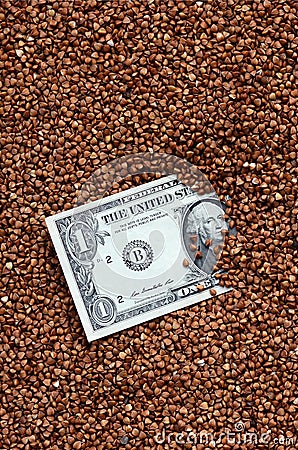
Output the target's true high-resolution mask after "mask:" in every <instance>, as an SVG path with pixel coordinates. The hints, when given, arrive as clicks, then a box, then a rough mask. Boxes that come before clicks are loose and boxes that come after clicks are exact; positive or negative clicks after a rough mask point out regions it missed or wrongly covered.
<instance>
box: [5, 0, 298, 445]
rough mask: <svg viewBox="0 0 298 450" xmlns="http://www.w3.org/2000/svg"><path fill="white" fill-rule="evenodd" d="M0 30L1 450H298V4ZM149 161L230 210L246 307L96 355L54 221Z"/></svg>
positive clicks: (168, 326) (9, 13)
mask: <svg viewBox="0 0 298 450" xmlns="http://www.w3.org/2000/svg"><path fill="white" fill-rule="evenodd" d="M0 22H1V24H0V42H1V48H0V67H1V104H0V111H1V140H0V142H1V172H0V178H1V186H0V191H1V192H0V199H1V230H0V239H1V243H0V249H1V263H0V269H1V284H0V288H1V301H0V308H1V309H0V313H1V317H0V320H1V344H0V361H1V371H2V392H3V394H2V395H3V396H2V404H1V407H0V421H1V428H0V433H1V436H0V448H1V450H6V449H7V450H8V449H9V450H12V449H15V448H16V449H19V450H23V449H26V450H31V449H51V450H61V449H64V450H70V449H88V450H106V449H130V450H133V449H144V450H149V449H168V448H183V449H184V448H193V449H203V448H206V449H208V448H213V447H212V443H209V444H208V443H207V444H199V443H198V444H190V443H189V444H178V443H176V442H170V443H169V442H164V443H163V444H158V443H157V442H156V440H155V436H156V435H157V434H158V433H159V432H161V431H162V430H164V433H166V435H168V434H169V433H171V432H172V433H179V432H185V431H186V430H191V429H192V430H193V431H194V432H195V433H200V432H202V431H203V430H204V431H205V432H209V433H213V435H214V436H215V437H218V436H220V434H221V433H223V432H225V430H226V431H227V430H230V431H231V432H233V431H235V424H237V423H238V422H240V421H241V422H243V423H244V424H245V429H246V431H247V432H251V433H256V434H257V436H259V437H260V436H261V434H262V433H271V434H270V436H271V437H270V442H269V443H268V444H266V445H265V444H260V443H259V444H257V445H258V448H278V449H287V450H289V449H294V448H296V445H297V441H298V437H297V429H298V420H297V407H298V389H297V368H298V342H297V332H298V323H297V322H298V315H297V292H298V290H297V246H298V244H297V214H298V205H297V150H298V142H297V121H298V115H297V98H298V85H297V81H298V67H297V45H298V37H297V26H298V20H297V2H295V1H285V0H278V1H269V0H265V1H260V0H255V1H251V0H246V1H241V0H239V1H236V0H226V1H213V0H206V1H201V2H195V1H190V0H184V1H179V0H175V1H174V0H165V1H161V0H142V1H140V0H134V1H129V0H118V1H116V0H115V1H106V2H105V1H99V0H97V1H96V0H85V1H84V0H75V1H63V0H61V1H52V0H28V1H24V0H23V1H19V0H13V1H12V0H10V1H7V0H3V1H1V4H0ZM146 151H150V152H156V153H164V152H166V153H171V154H174V155H176V156H180V157H182V158H185V159H186V160H187V161H189V162H191V163H194V164H195V165H197V166H198V167H199V168H200V169H201V171H202V172H203V173H205V175H206V176H207V177H208V179H209V180H210V181H211V183H212V184H213V187H214V188H215V190H216V191H217V193H218V194H219V195H221V196H222V197H225V196H227V195H229V197H230V199H231V200H230V201H229V204H228V211H227V212H228V213H229V215H230V217H231V220H232V221H233V222H234V223H235V225H236V226H237V229H238V234H237V236H236V237H231V238H230V239H229V241H228V242H227V244H226V246H225V250H224V253H223V256H222V259H221V265H222V267H224V268H230V271H229V275H228V276H226V277H225V278H226V280H223V281H225V283H227V284H228V285H232V286H233V287H234V291H233V292H232V293H230V294H228V295H225V296H221V297H216V298H214V299H211V300H209V301H206V302H204V303H201V304H199V305H197V306H195V307H191V308H188V309H184V310H182V311H178V312H175V313H172V314H170V315H168V316H166V317H164V318H159V319H156V320H154V321H151V322H150V323H145V324H142V325H139V326H136V327H134V328H132V329H129V330H126V331H123V332H121V333H118V334H115V335H113V336H112V337H109V338H106V339H102V340H99V341H96V342H94V343H92V344H88V343H87V341H86V339H85V336H84V333H83V330H82V326H81V324H80V321H79V318H78V314H77V312H76V310H75V307H74V303H73V301H72V299H71V297H70V294H69V290H68V288H67V285H66V282H65V279H64V277H63V275H62V271H61V268H60V265H59V264H58V260H57V258H56V254H55V251H54V249H53V245H52V243H51V241H50V237H49V234H48V231H47V229H46V225H45V221H44V218H45V216H48V215H50V214H54V213H56V212H57V211H63V210H66V209H67V208H70V207H72V206H73V205H74V204H75V201H76V194H77V192H78V191H79V190H80V186H81V185H82V183H84V181H85V180H86V179H88V177H89V176H90V174H91V173H92V172H93V171H94V170H95V169H96V168H98V167H101V166H102V165H104V164H105V163H106V162H108V161H110V160H112V159H114V158H117V157H118V156H122V155H129V154H132V153H142V152H146ZM116 188H117V186H116ZM239 436H240V435H239ZM282 437H283V438H284V443H276V441H274V439H279V438H282ZM287 438H288V439H289V440H288V441H286V439H287ZM173 439H174V438H173ZM241 439H242V438H241V436H240V438H239V443H235V444H231V443H228V442H227V441H226V440H225V439H221V442H219V443H218V445H217V448H220V449H230V448H233V449H235V450H236V449H240V448H241V449H249V448H256V444H254V443H253V444H251V443H249V442H248V443H244V442H243V440H242V441H241ZM290 439H291V440H290ZM295 442H296V443H295Z"/></svg>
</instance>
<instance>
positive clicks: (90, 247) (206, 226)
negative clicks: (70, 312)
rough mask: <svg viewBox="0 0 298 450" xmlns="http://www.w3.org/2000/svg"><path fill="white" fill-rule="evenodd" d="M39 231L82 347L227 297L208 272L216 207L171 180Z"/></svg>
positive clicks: (217, 237)
mask: <svg viewBox="0 0 298 450" xmlns="http://www.w3.org/2000/svg"><path fill="white" fill-rule="evenodd" d="M46 223H47V226H48V229H49V232H50V235H51V238H52V241H53V243H54V246H55V249H56V252H57V255H58V258H59V261H60V264H61V267H62V269H63V272H64V275H65V278H66V281H67V283H68V286H69V289H70V292H71V295H72V297H73V300H74V302H75V305H76V308H77V311H78V313H79V316H80V319H81V322H82V324H83V327H84V330H85V333H86V336H87V339H88V341H89V342H91V341H93V340H95V339H98V338H102V337H105V336H107V335H110V334H113V333H115V332H118V331H121V330H124V329H126V328H129V327H132V326H134V325H137V324H140V323H142V322H145V321H149V320H152V319H154V318H156V317H159V316H161V315H164V314H168V313H170V312H173V311H175V310H178V309H181V308H184V307H187V306H190V305H193V304H195V303H197V302H200V301H203V300H206V299H209V298H210V297H211V296H212V295H211V293H210V290H211V289H212V288H214V287H216V295H219V294H223V293H226V292H228V291H230V290H231V289H230V288H226V287H222V286H220V285H219V282H218V278H216V277H215V273H214V271H213V267H214V265H215V263H216V247H218V248H222V242H223V238H222V236H223V233H222V232H223V231H224V230H227V229H228V225H227V223H226V222H225V220H224V218H223V210H222V205H221V203H220V202H219V200H218V198H217V197H216V195H215V194H214V192H211V193H209V194H205V195H201V196H200V195H198V194H197V193H196V192H194V191H193V190H192V189H191V188H189V187H188V186H186V185H184V184H183V183H182V182H180V181H179V180H178V179H177V177H176V176H175V175H173V176H167V177H163V178H160V179H158V180H156V181H152V182H149V183H146V184H143V185H141V186H138V187H135V188H131V189H129V190H127V191H124V192H120V193H118V194H115V195H111V196H109V197H107V198H101V199H99V200H97V201H93V202H91V203H87V204H85V205H82V206H79V207H76V208H73V209H72V210H68V211H65V212H62V213H59V214H56V215H54V216H50V217H48V218H47V219H46ZM212 241H213V242H214V245H211V244H212ZM215 244H216V245H215ZM217 253H218V252H217ZM198 285H199V286H200V289H201V290H200V291H199V290H198Z"/></svg>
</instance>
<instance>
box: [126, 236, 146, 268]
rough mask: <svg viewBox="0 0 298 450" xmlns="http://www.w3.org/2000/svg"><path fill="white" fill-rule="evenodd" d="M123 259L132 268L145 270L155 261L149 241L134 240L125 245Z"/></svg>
mask: <svg viewBox="0 0 298 450" xmlns="http://www.w3.org/2000/svg"><path fill="white" fill-rule="evenodd" d="M122 259H123V261H124V264H125V265H126V266H127V267H128V268H129V269H131V270H145V269H147V268H148V267H149V266H150V264H151V263H152V261H153V250H152V248H151V246H150V245H149V244H148V243H147V242H145V241H141V240H134V241H131V242H129V243H128V244H127V245H126V246H125V247H124V249H123V252H122Z"/></svg>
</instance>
